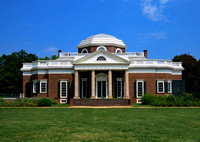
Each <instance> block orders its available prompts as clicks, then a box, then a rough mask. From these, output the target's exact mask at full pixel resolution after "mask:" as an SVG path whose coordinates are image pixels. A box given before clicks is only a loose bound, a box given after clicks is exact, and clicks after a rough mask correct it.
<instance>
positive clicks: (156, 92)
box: [156, 81, 158, 93]
mask: <svg viewBox="0 0 200 142" xmlns="http://www.w3.org/2000/svg"><path fill="white" fill-rule="evenodd" d="M156 93H158V81H156Z"/></svg>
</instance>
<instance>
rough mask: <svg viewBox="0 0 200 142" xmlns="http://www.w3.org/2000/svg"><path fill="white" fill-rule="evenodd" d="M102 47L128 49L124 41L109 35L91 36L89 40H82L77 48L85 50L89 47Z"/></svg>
mask: <svg viewBox="0 0 200 142" xmlns="http://www.w3.org/2000/svg"><path fill="white" fill-rule="evenodd" d="M100 45H104V46H117V47H122V48H126V45H125V44H124V42H123V41H122V40H120V39H118V38H116V37H114V36H112V35H107V34H97V35H93V36H90V37H88V38H87V39H85V40H82V41H81V42H80V44H79V45H78V46H77V48H83V47H88V46H100Z"/></svg>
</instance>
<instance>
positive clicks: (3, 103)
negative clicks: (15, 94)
mask: <svg viewBox="0 0 200 142" xmlns="http://www.w3.org/2000/svg"><path fill="white" fill-rule="evenodd" d="M0 106H6V102H5V100H4V99H3V98H0Z"/></svg>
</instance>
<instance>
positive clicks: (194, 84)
mask: <svg viewBox="0 0 200 142" xmlns="http://www.w3.org/2000/svg"><path fill="white" fill-rule="evenodd" d="M172 60H173V61H174V62H182V66H183V68H184V71H183V74H182V76H183V79H185V86H186V87H185V90H186V92H189V93H198V92H199V90H198V86H199V80H198V77H200V76H199V75H200V68H199V65H200V64H199V63H198V62H197V60H196V59H195V58H194V57H193V56H191V55H189V54H182V55H177V56H175V57H174V58H173V59H172ZM198 72H199V73H198Z"/></svg>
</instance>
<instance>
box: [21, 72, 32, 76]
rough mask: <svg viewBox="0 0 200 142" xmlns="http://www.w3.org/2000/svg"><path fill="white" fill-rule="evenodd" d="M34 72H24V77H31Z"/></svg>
mask: <svg viewBox="0 0 200 142" xmlns="http://www.w3.org/2000/svg"><path fill="white" fill-rule="evenodd" d="M31 75H32V72H23V76H31Z"/></svg>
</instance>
